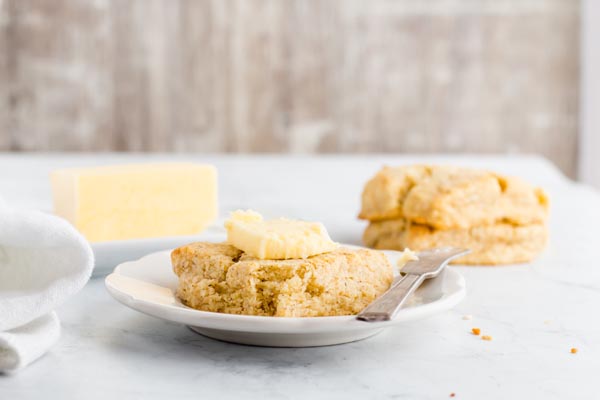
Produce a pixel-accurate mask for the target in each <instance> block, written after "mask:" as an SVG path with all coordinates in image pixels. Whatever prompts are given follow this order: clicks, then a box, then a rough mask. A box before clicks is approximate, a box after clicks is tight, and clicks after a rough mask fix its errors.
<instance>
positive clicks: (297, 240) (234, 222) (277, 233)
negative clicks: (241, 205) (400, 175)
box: [225, 210, 338, 260]
mask: <svg viewBox="0 0 600 400" xmlns="http://www.w3.org/2000/svg"><path fill="white" fill-rule="evenodd" d="M225 228H226V229H227V241H228V242H229V244H231V245H232V246H235V247H237V248H238V249H240V250H243V251H244V252H245V253H246V254H248V255H251V256H253V257H256V258H259V259H262V260H265V259H269V260H286V259H296V258H308V257H311V256H314V255H317V254H322V253H327V252H330V251H333V250H335V249H336V248H337V247H338V245H337V243H335V242H334V241H332V240H331V238H330V237H329V234H328V233H327V230H326V229H325V226H323V224H321V223H319V222H306V221H296V220H289V219H285V218H279V219H274V220H269V221H265V220H264V219H263V217H262V216H261V215H260V214H258V213H257V212H254V211H241V210H238V211H235V212H233V213H232V214H231V217H230V218H229V219H228V220H227V221H226V222H225Z"/></svg>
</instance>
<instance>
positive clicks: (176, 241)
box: [91, 227, 225, 276]
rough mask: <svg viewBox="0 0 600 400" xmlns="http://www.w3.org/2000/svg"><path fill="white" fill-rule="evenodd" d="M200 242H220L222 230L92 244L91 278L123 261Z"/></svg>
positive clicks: (105, 273)
mask: <svg viewBox="0 0 600 400" xmlns="http://www.w3.org/2000/svg"><path fill="white" fill-rule="evenodd" d="M200 240H202V241H208V242H222V241H224V240H225V233H224V230H223V229H222V228H217V227H214V228H212V227H211V228H209V229H208V230H207V231H205V232H203V233H201V234H199V235H195V236H171V237H161V238H150V239H131V240H114V241H110V242H97V243H92V244H91V246H92V251H93V252H94V259H95V265H94V273H93V276H104V275H108V274H110V273H111V272H112V271H113V269H114V268H115V266H117V265H119V264H121V263H123V262H125V261H129V260H136V259H138V258H140V257H143V256H145V255H146V254H149V253H152V252H155V251H160V250H168V249H173V248H175V247H179V246H183V245H185V244H187V243H191V242H197V241H200Z"/></svg>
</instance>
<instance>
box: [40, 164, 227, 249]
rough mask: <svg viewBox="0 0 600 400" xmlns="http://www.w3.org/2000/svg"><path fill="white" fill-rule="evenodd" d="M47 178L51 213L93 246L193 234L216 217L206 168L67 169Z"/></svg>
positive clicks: (212, 181) (213, 178)
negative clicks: (49, 186)
mask: <svg viewBox="0 0 600 400" xmlns="http://www.w3.org/2000/svg"><path fill="white" fill-rule="evenodd" d="M50 178H51V184H52V193H53V198H54V212H55V214H57V215H59V216H61V217H63V218H65V219H67V220H68V221H70V222H71V223H72V224H73V225H74V226H75V227H76V228H77V229H78V230H79V231H80V232H81V233H83V235H84V236H85V237H86V238H87V239H88V240H89V241H92V242H100V241H109V240H123V239H134V238H148V237H160V236H176V235H193V234H197V233H199V232H201V231H202V230H203V229H204V228H205V227H206V226H207V225H208V224H210V223H211V222H213V221H214V220H215V219H216V217H217V171H216V169H215V168H214V167H213V166H211V165H203V164H193V163H164V164H136V165H124V166H105V167H93V168H72V169H63V170H58V171H54V172H53V173H52V174H51V177H50Z"/></svg>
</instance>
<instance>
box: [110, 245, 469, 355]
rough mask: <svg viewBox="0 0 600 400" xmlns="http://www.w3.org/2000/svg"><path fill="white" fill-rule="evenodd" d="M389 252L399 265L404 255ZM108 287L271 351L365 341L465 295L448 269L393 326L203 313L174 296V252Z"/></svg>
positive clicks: (122, 297) (200, 328) (121, 269)
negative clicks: (172, 266)
mask: <svg viewBox="0 0 600 400" xmlns="http://www.w3.org/2000/svg"><path fill="white" fill-rule="evenodd" d="M348 247H354V246H348ZM385 253H386V255H387V256H388V258H389V259H390V262H391V263H392V264H393V265H395V264H396V260H397V258H398V256H399V254H400V253H399V252H394V251H385ZM105 282H106V288H107V289H108V291H109V292H110V294H111V295H112V296H113V297H114V298H115V299H117V300H118V301H119V302H121V303H123V304H125V305H126V306H128V307H131V308H133V309H134V310H137V311H141V312H143V313H145V314H148V315H152V316H154V317H158V318H162V319H165V320H168V321H173V322H178V323H181V324H185V325H188V326H189V327H190V328H191V329H193V330H194V331H196V332H198V333H200V334H202V335H205V336H208V337H211V338H214V339H219V340H224V341H227V342H235V343H242V344H250V345H257V346H273V347H308V346H326V345H332V344H340V343H347V342H353V341H356V340H361V339H365V338H367V337H369V336H372V335H375V334H377V333H379V332H381V331H382V330H383V329H384V328H387V327H390V326H393V325H399V324H402V323H404V322H407V321H412V320H416V319H420V318H424V317H427V316H430V315H433V314H437V313H440V312H442V311H445V310H448V309H450V308H452V307H453V306H455V305H456V304H457V303H458V302H460V301H461V300H462V299H463V297H464V296H465V281H464V279H463V277H462V276H461V275H460V274H459V273H458V272H457V271H455V270H454V269H452V268H451V267H448V268H446V270H445V271H444V273H442V274H441V275H440V276H439V277H438V278H435V279H431V280H430V281H426V283H425V284H423V286H421V288H419V290H417V292H416V294H415V295H414V296H413V298H412V299H411V301H409V304H408V305H407V306H406V307H405V308H403V309H401V310H400V311H399V313H398V314H397V316H396V317H395V318H394V320H392V321H385V322H363V321H358V320H356V319H355V318H354V317H353V316H343V317H309V318H287V317H257V316H247V315H232V314H221V313H213V312H207V311H199V310H195V309H192V308H190V307H187V306H185V305H183V304H182V303H181V302H180V301H179V300H178V299H177V298H176V297H175V295H174V293H175V289H176V287H177V276H176V275H175V274H174V273H173V272H172V270H171V261H170V251H161V252H158V253H153V254H150V255H148V256H146V257H143V258H141V259H139V260H137V261H131V262H126V263H123V264H121V265H119V266H118V267H117V268H115V270H114V272H113V273H112V274H110V275H109V276H107V277H106V281H105Z"/></svg>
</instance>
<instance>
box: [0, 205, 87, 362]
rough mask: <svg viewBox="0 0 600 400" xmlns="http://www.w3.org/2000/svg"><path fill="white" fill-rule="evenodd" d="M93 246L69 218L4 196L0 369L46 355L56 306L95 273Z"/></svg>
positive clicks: (54, 335)
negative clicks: (17, 205) (8, 200)
mask: <svg viewBox="0 0 600 400" xmlns="http://www.w3.org/2000/svg"><path fill="white" fill-rule="evenodd" d="M93 265H94V259H93V254H92V250H91V248H90V246H89V244H88V243H87V241H86V240H85V239H84V238H83V236H82V235H81V234H79V233H78V232H77V231H76V230H75V229H74V228H73V227H72V226H71V225H70V224H69V223H68V222H66V221H65V220H63V219H61V218H58V217H55V216H52V215H49V214H45V213H42V212H39V211H24V210H18V209H14V208H11V207H9V206H7V205H6V204H5V203H3V202H2V200H1V199H0V372H12V371H16V370H18V369H20V368H23V367H24V366H26V365H27V364H29V363H31V362H32V361H34V360H36V359H37V358H38V357H40V356H41V355H43V354H44V353H45V352H46V351H47V350H48V349H49V348H50V347H51V346H52V345H53V344H54V343H56V341H57V340H58V337H59V334H60V323H59V321H58V318H57V317H56V314H55V313H54V311H53V310H55V309H56V307H58V306H59V305H60V304H62V303H63V302H64V301H65V300H66V299H67V298H69V297H70V296H72V295H73V294H75V293H76V292H77V291H79V290H80V289H81V288H82V287H83V286H84V285H85V284H86V282H87V281H88V279H89V278H90V275H91V273H92V268H93Z"/></svg>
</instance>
